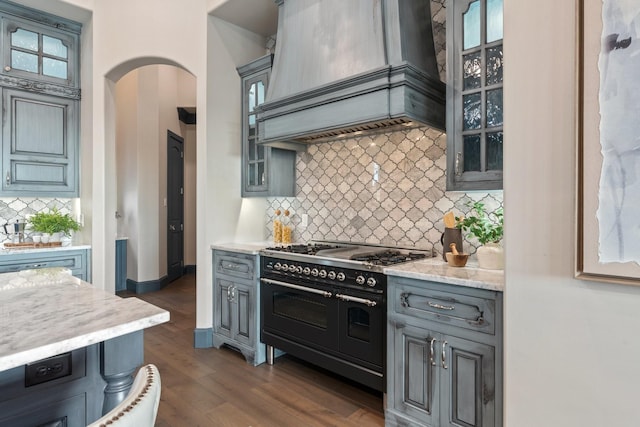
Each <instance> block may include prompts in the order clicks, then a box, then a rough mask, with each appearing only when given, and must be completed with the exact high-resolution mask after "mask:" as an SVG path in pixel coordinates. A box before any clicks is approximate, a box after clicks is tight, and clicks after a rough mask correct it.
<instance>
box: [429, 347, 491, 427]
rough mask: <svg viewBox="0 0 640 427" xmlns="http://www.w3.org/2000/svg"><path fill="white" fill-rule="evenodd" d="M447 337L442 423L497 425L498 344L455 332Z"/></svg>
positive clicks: (446, 424)
mask: <svg viewBox="0 0 640 427" xmlns="http://www.w3.org/2000/svg"><path fill="white" fill-rule="evenodd" d="M444 340H446V342H447V344H446V347H445V350H444V353H445V354H446V358H445V365H446V366H447V368H446V369H442V370H441V375H443V376H444V378H442V386H443V388H442V391H443V395H444V396H446V398H445V399H443V401H442V403H443V405H442V408H441V411H442V416H441V425H442V426H452V427H453V426H473V427H480V426H493V425H495V367H494V363H495V348H494V347H491V346H489V345H485V344H480V343H476V342H473V341H469V340H463V339H459V338H456V337H452V336H444ZM443 367H444V366H443ZM445 421H446V422H445Z"/></svg>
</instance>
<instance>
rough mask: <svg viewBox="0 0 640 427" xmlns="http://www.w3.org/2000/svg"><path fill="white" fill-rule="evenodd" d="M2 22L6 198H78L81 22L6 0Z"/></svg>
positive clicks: (0, 16) (0, 72)
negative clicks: (7, 2)
mask: <svg viewBox="0 0 640 427" xmlns="http://www.w3.org/2000/svg"><path fill="white" fill-rule="evenodd" d="M0 19H1V20H2V38H1V39H0V40H1V42H0V43H1V44H0V46H1V48H2V55H1V60H2V68H1V69H0V86H1V88H2V106H3V112H2V171H1V173H2V175H1V176H0V179H1V180H2V186H1V187H0V196H3V197H16V196H22V197H42V196H44V197H77V196H78V194H79V189H78V182H79V177H78V175H79V159H78V150H79V148H78V147H79V102H80V85H79V74H80V73H79V71H80V67H79V36H80V30H81V26H80V24H77V23H75V22H73V21H69V20H65V19H63V18H58V17H56V16H53V15H48V14H45V13H41V12H38V11H34V10H32V9H28V8H23V7H20V6H17V5H13V4H6V3H1V4H0Z"/></svg>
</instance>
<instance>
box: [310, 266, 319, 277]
mask: <svg viewBox="0 0 640 427" xmlns="http://www.w3.org/2000/svg"><path fill="white" fill-rule="evenodd" d="M311 275H312V276H313V277H318V269H317V268H314V269H313V270H311Z"/></svg>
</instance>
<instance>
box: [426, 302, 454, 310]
mask: <svg viewBox="0 0 640 427" xmlns="http://www.w3.org/2000/svg"><path fill="white" fill-rule="evenodd" d="M427 304H428V305H429V307H433V308H437V309H438V310H447V311H451V310H455V308H456V307H455V306H453V305H442V304H437V303H435V302H431V301H427Z"/></svg>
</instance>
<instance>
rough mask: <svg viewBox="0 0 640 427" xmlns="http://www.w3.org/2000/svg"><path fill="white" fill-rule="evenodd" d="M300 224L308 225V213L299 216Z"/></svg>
mask: <svg viewBox="0 0 640 427" xmlns="http://www.w3.org/2000/svg"><path fill="white" fill-rule="evenodd" d="M300 225H301V226H302V227H306V226H308V225H309V215H308V214H302V215H301V216H300Z"/></svg>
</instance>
